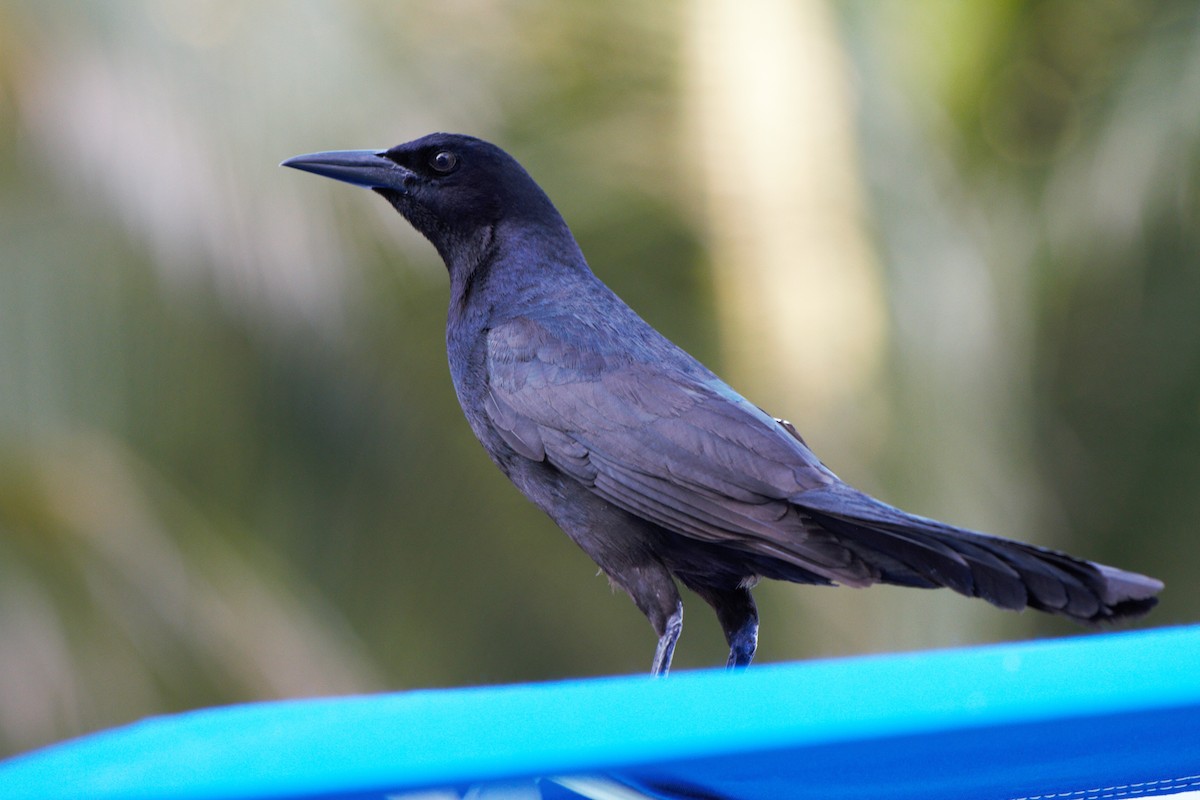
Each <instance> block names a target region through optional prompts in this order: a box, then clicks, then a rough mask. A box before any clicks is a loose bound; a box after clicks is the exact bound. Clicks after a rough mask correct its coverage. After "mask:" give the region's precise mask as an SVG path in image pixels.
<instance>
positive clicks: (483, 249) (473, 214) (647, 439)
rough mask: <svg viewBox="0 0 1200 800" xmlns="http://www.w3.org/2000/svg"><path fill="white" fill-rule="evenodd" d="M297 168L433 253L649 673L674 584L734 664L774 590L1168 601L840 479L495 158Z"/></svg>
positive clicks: (490, 411)
mask: <svg viewBox="0 0 1200 800" xmlns="http://www.w3.org/2000/svg"><path fill="white" fill-rule="evenodd" d="M283 165H284V166H288V167H295V168H296V169H301V170H306V171H308V172H313V173H316V174H317V175H323V176H325V177H329V178H336V179H337V180H341V181H345V182H347V183H352V184H355V185H357V186H363V187H366V188H368V189H373V190H375V191H376V192H378V193H379V194H380V195H382V196H383V197H384V198H385V199H387V200H388V201H389V202H390V203H391V204H392V205H393V206H395V208H396V210H397V211H399V212H400V214H401V215H403V216H404V218H405V219H407V220H408V221H409V222H410V223H411V224H412V225H413V227H415V228H416V229H417V230H418V231H420V232H421V233H422V234H424V235H425V237H426V238H428V239H429V241H430V242H432V243H433V246H434V247H436V248H437V251H438V253H439V254H440V255H441V257H442V259H443V260H444V261H445V262H446V268H447V269H448V270H449V273H450V310H449V315H448V318H447V322H446V348H447V350H448V353H449V360H450V375H451V377H452V378H453V381H454V389H455V391H456V392H457V393H458V399H459V402H460V403H461V404H462V408H463V412H464V413H465V414H466V417H467V421H468V422H469V423H470V425H471V429H472V430H473V431H474V432H475V435H476V436H477V437H479V441H480V442H481V443H482V444H483V447H484V449H485V450H487V453H488V455H489V456H491V458H492V461H494V462H495V463H496V466H498V467H499V468H500V469H501V471H502V472H504V474H505V475H507V476H508V478H509V479H510V480H511V481H512V482H513V483H515V484H516V485H517V488H518V489H520V490H521V491H522V492H524V494H525V496H526V497H528V498H529V499H530V500H532V501H533V503H534V504H535V505H537V506H538V508H540V509H542V510H543V511H545V512H546V513H547V514H549V515H550V518H551V519H553V520H554V521H555V522H556V523H557V524H558V526H559V527H560V528H562V529H563V530H564V531H565V532H566V533H567V535H568V536H570V537H571V538H572V539H573V540H574V541H575V543H576V544H578V545H579V546H580V547H581V548H582V549H583V551H584V552H586V553H587V554H588V555H589V556H591V557H592V559H593V560H594V561H595V562H596V563H597V564H598V565H599V566H600V568H601V569H602V570H603V571H604V572H605V573H606V574H607V575H608V577H609V579H610V580H611V581H612V582H613V583H614V584H615V585H617V586H619V587H621V588H622V589H624V590H625V591H626V592H627V593H628V594H629V596H630V597H632V598H633V601H634V602H635V603H636V604H637V606H638V608H640V609H641V610H642V613H644V614H645V615H646V617H647V618H648V619H649V620H650V624H651V625H652V626H653V627H654V631H655V633H657V634H658V648H657V650H656V651H655V653H654V662H653V666H652V671H653V672H654V673H655V674H665V673H666V672H667V670H668V669H669V667H670V665H671V655H672V653H673V652H674V649H675V642H676V640H677V639H678V638H679V633H680V630H681V629H682V627H683V604H682V602H681V600H680V598H679V592H678V589H677V587H676V584H675V580H674V579H675V578H678V579H679V580H680V581H682V582H683V584H684V585H685V586H687V587H688V588H690V589H692V590H693V591H694V592H696V593H697V594H698V595H700V596H701V597H702V598H704V600H705V601H707V602H708V604H709V605H711V606H712V607H713V610H714V611H715V612H716V614H717V618H718V619H719V620H720V623H721V627H722V629H723V630H724V632H725V637H726V639H727V641H728V642H729V660H728V665H729V666H730V667H740V666H746V665H748V664H749V663H750V660H751V658H752V657H753V656H754V651H755V647H756V644H757V641H758V612H757V610H756V609H755V605H754V599H753V597H752V596H751V594H750V589H751V588H752V587H753V586H754V585H755V583H756V582H757V581H758V580H759V578H763V577H765V578H774V579H777V580H786V581H794V582H796V583H811V584H821V585H827V586H831V585H835V584H844V585H847V586H868V585H870V584H873V583H891V584H897V585H900V586H914V587H919V588H922V589H931V588H935V587H941V586H944V587H948V588H950V589H953V590H954V591H956V592H959V593H961V594H964V595H968V596H972V597H980V598H983V599H984V600H987V601H988V602H990V603H993V604H995V605H997V606H1000V607H1001V608H1009V609H1021V608H1024V607H1026V606H1029V607H1030V608H1036V609H1039V610H1041V611H1048V612H1051V613H1054V614H1061V615H1063V616H1067V617H1071V618H1073V619H1076V620H1079V621H1081V622H1087V623H1096V622H1104V621H1109V620H1117V619H1122V618H1126V617H1134V616H1138V615H1140V614H1144V613H1145V612H1147V611H1149V610H1150V608H1151V607H1153V606H1154V604H1155V602H1156V598H1155V595H1156V594H1157V593H1158V592H1159V591H1160V590H1161V589H1162V586H1163V585H1162V583H1161V582H1159V581H1157V580H1155V579H1153V578H1148V577H1146V576H1144V575H1138V574H1136V573H1132V572H1125V571H1123V570H1119V569H1115V568H1113V567H1108V566H1105V565H1103V564H1095V563H1092V562H1088V561H1083V560H1080V559H1077V558H1074V557H1072V556H1069V555H1066V554H1065V553H1059V552H1055V551H1053V550H1047V549H1045V548H1042V547H1036V546H1034V545H1029V544H1023V543H1021V542H1015V541H1010V540H1007V539H1001V538H998V537H995V536H989V535H987V534H983V533H977V532H975V531H970V530H964V529H962V528H956V527H952V526H950V525H946V524H943V523H941V522H937V521H935V520H932V519H926V518H924V517H918V516H914V515H912V514H908V513H906V512H904V511H901V510H900V509H898V508H894V507H892V506H890V505H887V504H885V503H882V502H880V501H878V500H876V499H874V498H873V497H870V496H869V495H866V494H864V493H862V492H860V491H858V490H857V489H854V488H853V487H851V486H849V485H848V484H846V483H843V482H842V481H841V480H839V479H838V477H837V476H836V475H834V474H833V473H832V472H830V471H829V470H828V469H827V468H826V467H825V465H824V464H822V463H821V462H820V461H819V460H817V457H816V456H815V455H813V453H812V451H811V450H809V448H808V446H807V445H806V444H805V442H804V440H803V439H802V438H800V434H798V433H797V432H796V429H795V428H793V427H792V426H791V424H789V423H788V422H785V421H783V420H779V419H775V418H773V417H771V416H770V415H769V414H767V413H766V412H764V411H763V410H762V409H760V408H759V407H758V406H756V405H754V404H753V403H751V402H749V401H748V400H746V399H745V398H743V397H742V396H741V395H739V394H738V393H737V392H735V391H734V390H733V389H731V388H730V387H729V386H728V385H726V384H725V383H724V382H723V381H721V379H720V378H718V377H717V376H716V375H714V374H713V373H712V372H711V371H709V370H708V369H707V368H706V367H705V366H704V365H703V364H701V363H700V362H699V361H697V360H696V359H694V358H692V357H691V356H690V355H688V354H687V353H685V352H684V351H683V350H681V349H680V348H678V347H676V346H675V345H674V344H672V343H671V342H670V341H668V340H667V339H666V338H664V337H663V336H662V335H661V334H659V333H658V331H656V330H655V329H654V328H652V327H650V325H648V324H647V323H646V322H645V321H644V320H642V318H641V317H639V316H638V315H637V314H636V313H635V312H634V311H633V310H632V309H631V308H630V307H629V306H627V305H625V303H624V302H622V301H621V299H620V298H618V297H617V296H616V295H615V294H613V292H612V290H610V289H609V288H608V287H607V286H605V285H604V284H603V283H601V282H600V280H599V279H598V278H597V277H596V276H595V275H593V274H592V271H591V270H590V269H589V268H588V265H587V261H585V260H584V257H583V253H581V252H580V250H579V246H578V245H577V244H576V243H575V239H574V237H573V236H572V235H571V231H570V230H569V229H568V228H567V224H566V223H565V222H564V221H563V219H562V217H561V216H560V215H559V213H558V211H557V210H556V209H555V208H554V205H553V204H552V203H551V202H550V199H549V198H548V197H547V196H546V194H545V193H544V192H543V191H542V190H541V188H539V187H538V185H537V184H536V183H534V181H533V179H532V178H531V177H530V176H529V174H528V173H527V172H526V171H525V170H524V169H523V168H522V167H521V165H520V164H518V163H517V162H516V160H514V159H513V158H512V157H511V156H509V155H508V154H507V153H505V152H504V151H503V150H501V149H500V148H498V147H496V146H495V145H493V144H489V143H488V142H485V141H482V140H480V139H476V138H473V137H470V136H461V135H456V134H445V133H435V134H431V135H429V136H425V137H423V138H421V139H417V140H416V141H413V142H409V143H407V144H401V145H397V146H396V147H393V148H391V149H390V150H351V151H333V152H324V153H312V154H310V155H303V156H297V157H296V158H292V159H289V160H287V161H285V162H283Z"/></svg>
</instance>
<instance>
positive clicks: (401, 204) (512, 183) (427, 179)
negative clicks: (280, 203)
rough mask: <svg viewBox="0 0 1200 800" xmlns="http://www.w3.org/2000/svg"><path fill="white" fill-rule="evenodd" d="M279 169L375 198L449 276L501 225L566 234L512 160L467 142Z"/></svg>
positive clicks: (302, 160)
mask: <svg viewBox="0 0 1200 800" xmlns="http://www.w3.org/2000/svg"><path fill="white" fill-rule="evenodd" d="M283 166H285V167H294V168H295V169H300V170H304V171H306V172H312V173H315V174H317V175H323V176H325V177H327V178H334V179H336V180H340V181H345V182H347V183H352V184H354V185H356V186H363V187H365V188H368V189H373V190H375V191H376V192H378V193H379V194H380V195H382V196H383V197H385V198H387V200H388V201H389V202H390V203H391V204H392V205H393V206H395V207H396V210H397V211H399V212H400V213H401V214H402V215H403V216H404V217H405V219H407V220H408V221H409V222H410V223H412V226H413V227H414V228H416V229H417V230H418V231H420V232H421V233H422V234H424V235H425V237H426V238H427V239H429V241H430V242H432V243H433V245H434V246H435V247H436V248H437V249H438V252H439V253H440V254H441V255H442V258H443V259H444V260H445V261H446V264H447V265H448V266H449V267H450V268H451V269H452V270H453V269H454V264H455V262H456V261H457V260H458V259H459V258H460V257H462V256H464V255H465V254H466V253H469V252H470V251H472V250H477V249H478V248H480V247H482V246H484V245H485V243H486V242H487V241H489V240H490V239H491V238H492V237H493V235H494V231H495V229H496V228H497V227H498V226H500V225H503V224H506V223H508V224H517V225H524V226H543V227H544V226H549V227H552V228H554V229H560V228H561V229H562V230H565V228H566V226H565V224H564V223H563V222H562V218H561V217H560V216H559V214H558V212H557V211H556V210H555V209H554V206H553V205H552V204H551V202H550V200H549V198H547V197H546V195H545V193H544V192H543V191H542V190H541V188H539V187H538V185H537V184H536V183H535V182H534V180H533V178H531V177H530V176H529V173H527V172H526V171H525V170H524V168H522V167H521V165H520V164H518V163H517V161H516V159H514V158H513V157H512V156H510V155H509V154H508V153H505V152H504V151H503V150H501V149H500V148H499V147H496V146H495V145H494V144H490V143H488V142H485V141H483V140H482V139H476V138H474V137H472V136H463V135H461V134H452V133H432V134H429V135H428V136H423V137H421V138H420V139H416V140H414V141H411V142H408V143H406V144H400V145H396V146H395V147H392V148H390V149H388V150H334V151H328V152H322V153H310V154H308V155H302V156H296V157H295V158H289V159H288V160H287V161H284V162H283Z"/></svg>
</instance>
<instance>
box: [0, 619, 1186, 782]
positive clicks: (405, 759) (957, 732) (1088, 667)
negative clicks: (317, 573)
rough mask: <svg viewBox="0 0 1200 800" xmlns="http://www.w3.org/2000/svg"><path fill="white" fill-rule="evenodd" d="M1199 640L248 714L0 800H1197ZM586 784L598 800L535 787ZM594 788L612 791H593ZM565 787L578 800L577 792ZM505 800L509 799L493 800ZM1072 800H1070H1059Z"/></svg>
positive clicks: (25, 769)
mask: <svg viewBox="0 0 1200 800" xmlns="http://www.w3.org/2000/svg"><path fill="white" fill-rule="evenodd" d="M1198 667H1200V627H1192V628H1176V629H1164V630H1158V631H1149V632H1138V633H1124V634H1107V635H1102V636H1091V637H1081V638H1077V639H1067V640H1057V641H1053V642H1035V643H1027V644H1015V645H1001V646H992V647H982V648H975V649H970V650H957V651H944V652H934V653H922V654H913V655H898V656H879V657H867V658H856V659H846V660H839V661H822V662H810V663H803V664H787V665H767V666H759V667H753V668H751V669H750V670H748V671H746V672H744V673H740V674H728V673H725V672H724V671H715V670H714V671H701V672H691V673H680V674H675V675H672V676H671V677H670V678H667V679H665V680H654V679H650V678H643V677H621V678H605V679H592V680H583V681H568V682H562V683H551V684H540V685H522V686H503V687H489V688H478V689H457V690H435V691H414V692H407V693H398V694H387V695H379V696H371V697H346V698H336V699H320V700H298V701H285V702H276V703H262V704H253V705H245V706H235V707H229V708H217V709H208V710H203V711H195V712H190V713H186V714H179V715H175V716H171V717H161V718H155V719H149V720H146V721H143V722H140V723H137V724H134V725H130V726H127V727H123V728H118V729H115V730H111V731H106V732H103V733H98V734H94V735H91V736H86V737H83V738H81V739H77V740H74V741H70V742H65V743H62V744H59V745H55V746H53V747H49V748H46V749H44V750H40V751H36V752H33V753H29V754H25V755H23V756H18V757H16V758H13V759H9V760H8V761H5V762H3V763H0V797H3V798H11V799H12V800H20V799H21V798H31V799H32V798H39V799H41V798H60V797H61V798H68V797H69V798H95V799H96V800H105V799H110V800H116V798H122V799H125V798H318V797H364V798H365V797H372V798H382V797H384V796H386V795H389V794H391V795H398V794H401V793H403V792H408V791H417V790H421V789H428V788H433V787H456V790H455V791H456V792H457V794H456V793H453V792H452V793H448V794H446V795H445V796H446V797H454V796H458V794H461V793H463V792H466V791H467V789H468V787H475V788H474V789H473V790H472V791H474V792H475V795H474V796H477V797H487V796H488V795H487V791H486V790H485V788H483V787H486V786H488V785H489V784H491V783H493V782H500V783H503V784H504V785H505V786H506V787H508V788H506V789H505V791H507V792H509V795H508V796H513V797H521V798H525V797H542V798H544V800H553V798H567V797H601V796H609V797H614V798H615V797H618V796H619V795H617V794H609V795H603V794H600V793H599V792H601V791H602V790H603V787H604V786H608V790H609V791H610V792H613V791H617V790H620V791H627V792H629V794H627V795H625V796H626V797H635V796H647V797H672V798H673V797H688V798H745V799H746V800H755V799H757V798H781V797H783V798H790V797H796V798H804V797H814V798H816V797H820V798H829V799H831V800H838V798H847V799H849V798H880V797H887V798H900V799H901V800H902V799H903V798H914V800H915V799H916V798H922V800H937V799H938V798H955V800H958V798H981V799H983V800H986V798H997V800H1001V799H1007V800H1015V799H1016V798H1028V799H1029V800H1032V799H1033V798H1037V799H1038V800H1043V799H1044V798H1047V796H1049V795H1052V794H1062V798H1060V800H1108V798H1117V797H1135V796H1147V795H1151V794H1164V793H1170V792H1175V793H1178V792H1181V791H1184V790H1197V789H1200V669H1198ZM562 775H585V776H602V778H603V780H602V781H601V784H600V785H601V789H595V788H594V787H593V788H590V789H585V790H584V792H585V793H583V794H579V793H577V792H576V791H575V790H574V789H572V788H571V786H572V785H573V784H571V782H570V781H565V782H561V783H553V782H550V781H541V782H540V783H535V782H532V779H534V778H537V777H539V776H542V777H549V776H562ZM613 787H615V788H613ZM576 788H578V787H576ZM513 792H516V794H512V793H513ZM1071 793H1073V794H1071Z"/></svg>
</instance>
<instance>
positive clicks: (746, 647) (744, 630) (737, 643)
mask: <svg viewBox="0 0 1200 800" xmlns="http://www.w3.org/2000/svg"><path fill="white" fill-rule="evenodd" d="M683 582H684V584H685V585H686V586H687V587H688V588H689V589H691V590H692V591H694V592H695V593H696V594H698V595H700V596H701V597H702V598H704V601H705V602H706V603H708V604H709V605H710V606H712V608H713V611H715V612H717V620H718V621H719V622H720V623H721V630H723V631H724V632H725V641H726V642H728V643H729V660H728V661H726V662H725V666H726V667H728V668H729V669H736V668H739V667H748V666H750V662H751V661H752V660H753V659H754V651H755V650H756V649H758V608H757V607H756V606H755V605H754V597H753V595H751V594H750V590H749V589H748V588H745V587H743V586H741V585H739V586H736V587H734V588H732V589H730V588H718V587H714V586H706V585H703V584H697V583H693V582H692V581H689V580H688V579H686V578H683Z"/></svg>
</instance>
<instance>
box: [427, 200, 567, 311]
mask: <svg viewBox="0 0 1200 800" xmlns="http://www.w3.org/2000/svg"><path fill="white" fill-rule="evenodd" d="M442 256H443V258H444V259H445V261H446V264H447V266H448V267H449V270H450V321H451V323H453V322H454V321H455V319H462V318H465V317H467V316H473V315H478V314H485V315H486V316H492V315H494V314H501V315H505V314H507V313H511V312H513V311H515V310H519V309H520V308H521V307H522V306H526V305H529V304H536V303H537V298H538V297H539V296H541V295H544V294H545V292H546V290H547V288H548V287H552V286H553V285H554V284H555V283H556V281H555V279H556V278H558V277H560V276H567V275H575V276H578V275H580V274H590V271H589V270H588V267H587V262H586V261H585V260H584V258H583V254H582V253H581V252H580V250H579V245H577V244H576V243H575V238H574V237H573V236H572V235H571V232H570V230H569V229H568V228H567V226H566V224H565V223H564V222H562V220H561V218H559V219H557V220H554V221H552V222H548V223H547V224H542V225H529V224H522V225H506V224H505V223H504V222H500V223H498V224H496V225H494V226H491V227H489V228H487V229H485V230H484V231H482V232H480V233H479V234H477V235H476V236H475V237H474V239H473V241H471V242H462V243H460V244H459V245H458V246H457V247H454V248H453V251H452V252H449V253H443V254H442Z"/></svg>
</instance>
